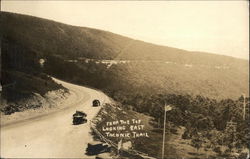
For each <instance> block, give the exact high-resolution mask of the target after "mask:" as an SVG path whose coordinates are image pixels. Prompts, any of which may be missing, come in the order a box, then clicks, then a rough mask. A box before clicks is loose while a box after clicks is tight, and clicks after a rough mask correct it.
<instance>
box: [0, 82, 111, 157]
mask: <svg viewBox="0 0 250 159" xmlns="http://www.w3.org/2000/svg"><path fill="white" fill-rule="evenodd" d="M54 80H55V81H56V82H58V83H61V84H62V85H63V86H64V87H66V88H68V89H69V91H70V92H71V93H72V94H74V95H75V98H74V100H72V101H71V102H70V104H69V106H68V107H66V108H63V109H61V110H59V111H57V112H53V113H50V114H47V115H42V116H38V117H35V118H32V119H30V120H24V121H21V122H17V123H13V124H11V125H7V126H4V127H2V128H1V158H95V157H94V156H86V155H85V150H86V146H87V143H88V142H91V141H92V140H93V138H92V136H91V134H90V132H91V129H90V124H89V121H90V120H91V119H93V118H94V117H95V116H96V114H97V113H98V111H99V110H100V107H92V106H91V105H92V100H93V99H100V101H101V103H104V102H109V98H108V97H107V96H106V95H105V94H104V93H102V92H100V91H97V90H94V89H90V88H86V87H82V86H78V85H74V84H70V83H67V82H63V81H60V80H57V79H54ZM76 110H82V111H84V112H85V113H87V119H88V122H87V123H85V124H81V125H77V126H76V125H72V115H73V113H74V112H75V111H76Z"/></svg>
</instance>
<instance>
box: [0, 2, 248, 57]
mask: <svg viewBox="0 0 250 159" xmlns="http://www.w3.org/2000/svg"><path fill="white" fill-rule="evenodd" d="M248 8H249V4H248V1H247V0H245V1H243V0H242V1H240V0H237V1H231V0H230V1H226V0H223V1H222V0H221V1H205V0H200V1H143V2H142V1H116V2H114V1H92V2H91V1H65V0H64V1H59V0H57V1H51V0H50V1H44V0H43V1H35V0H32V1H27V0H24V1H22V0H17V1H14V0H4V1H3V0H2V2H1V9H2V10H3V11H9V12H16V13H22V14H28V15H33V16H37V17H43V18H47V19H53V20H55V21H59V22H63V23H67V24H71V25H78V26H86V27H92V28H97V29H102V30H107V31H111V32H114V33H118V34H122V35H125V36H129V37H132V38H135V39H139V40H143V41H147V42H152V43H155V44H161V45H166V46H171V47H177V48H181V49H186V50H196V51H206V52H212V53H217V54H223V55H229V56H234V57H239V58H244V59H249V44H248V43H249V20H248V18H249V14H248Z"/></svg>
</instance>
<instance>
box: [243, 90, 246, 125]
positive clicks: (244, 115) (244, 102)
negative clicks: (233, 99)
mask: <svg viewBox="0 0 250 159" xmlns="http://www.w3.org/2000/svg"><path fill="white" fill-rule="evenodd" d="M245 98H246V97H245V94H244V93H243V120H245V118H246V99H245Z"/></svg>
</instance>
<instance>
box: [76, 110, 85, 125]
mask: <svg viewBox="0 0 250 159" xmlns="http://www.w3.org/2000/svg"><path fill="white" fill-rule="evenodd" d="M86 117H87V114H86V113H84V112H82V111H76V112H75V114H73V124H74V125H78V124H83V123H86V122H87V119H86Z"/></svg>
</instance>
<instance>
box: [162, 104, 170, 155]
mask: <svg viewBox="0 0 250 159" xmlns="http://www.w3.org/2000/svg"><path fill="white" fill-rule="evenodd" d="M170 110H172V107H171V106H170V105H166V104H165V106H164V128H163V139H162V140H163V141H162V154H161V158H162V159H164V150H165V134H166V113H167V111H170ZM169 128H170V127H169Z"/></svg>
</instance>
